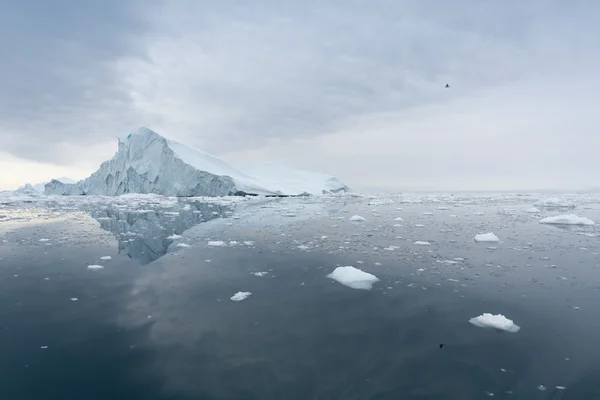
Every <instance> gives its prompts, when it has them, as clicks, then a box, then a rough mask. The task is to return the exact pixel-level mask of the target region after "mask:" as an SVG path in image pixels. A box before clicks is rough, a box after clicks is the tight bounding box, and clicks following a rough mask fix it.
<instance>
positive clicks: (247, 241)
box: [244, 240, 254, 246]
mask: <svg viewBox="0 0 600 400" xmlns="http://www.w3.org/2000/svg"><path fill="white" fill-rule="evenodd" d="M244 244H245V245H246V246H254V242H253V241H251V240H245V241H244Z"/></svg>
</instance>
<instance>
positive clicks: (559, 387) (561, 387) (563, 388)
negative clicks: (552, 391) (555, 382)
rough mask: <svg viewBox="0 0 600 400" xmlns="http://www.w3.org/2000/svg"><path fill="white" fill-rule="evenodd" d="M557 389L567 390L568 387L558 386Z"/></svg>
mask: <svg viewBox="0 0 600 400" xmlns="http://www.w3.org/2000/svg"><path fill="white" fill-rule="evenodd" d="M556 389H558V390H565V389H566V387H565V386H556Z"/></svg>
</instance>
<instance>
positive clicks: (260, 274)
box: [252, 271, 268, 276]
mask: <svg viewBox="0 0 600 400" xmlns="http://www.w3.org/2000/svg"><path fill="white" fill-rule="evenodd" d="M267 274H268V272H266V271H263V272H254V273H253V274H252V275H255V276H265V275H267Z"/></svg>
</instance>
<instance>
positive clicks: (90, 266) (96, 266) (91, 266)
mask: <svg viewBox="0 0 600 400" xmlns="http://www.w3.org/2000/svg"><path fill="white" fill-rule="evenodd" d="M103 268H104V267H103V266H102V265H88V266H87V269H91V270H97V269H103Z"/></svg>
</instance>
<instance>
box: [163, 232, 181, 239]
mask: <svg viewBox="0 0 600 400" xmlns="http://www.w3.org/2000/svg"><path fill="white" fill-rule="evenodd" d="M182 237H183V236H181V235H177V234H175V233H174V234H172V235H171V236H167V239H169V240H177V239H181V238H182Z"/></svg>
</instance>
